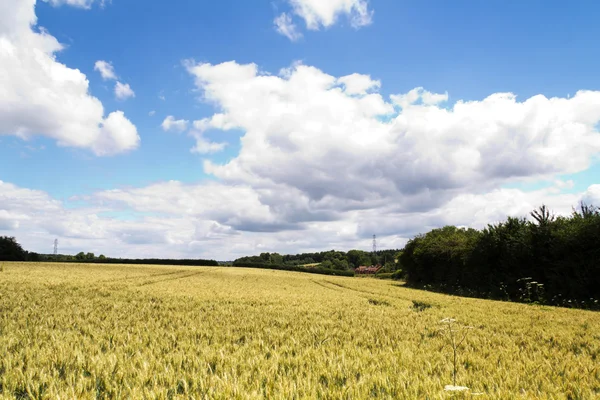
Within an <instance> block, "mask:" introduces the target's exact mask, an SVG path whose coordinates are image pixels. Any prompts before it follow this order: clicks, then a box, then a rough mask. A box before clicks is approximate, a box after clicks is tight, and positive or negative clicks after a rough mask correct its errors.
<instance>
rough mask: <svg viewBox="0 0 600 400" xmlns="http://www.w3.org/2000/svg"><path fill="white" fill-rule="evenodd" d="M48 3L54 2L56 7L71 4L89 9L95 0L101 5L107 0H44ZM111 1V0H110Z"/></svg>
mask: <svg viewBox="0 0 600 400" xmlns="http://www.w3.org/2000/svg"><path fill="white" fill-rule="evenodd" d="M43 1H45V2H46V3H50V4H52V5H53V6H54V7H58V6H62V5H65V4H66V5H69V6H73V7H79V8H85V9H89V8H91V7H92V4H94V3H95V2H97V3H100V6H101V7H103V6H104V5H105V4H106V2H107V0H43ZM108 1H109V2H110V0H108Z"/></svg>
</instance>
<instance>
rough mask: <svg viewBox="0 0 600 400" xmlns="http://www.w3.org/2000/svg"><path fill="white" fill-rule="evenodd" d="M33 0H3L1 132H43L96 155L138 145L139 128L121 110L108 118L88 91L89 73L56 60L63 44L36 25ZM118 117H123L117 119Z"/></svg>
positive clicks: (21, 134)
mask: <svg viewBox="0 0 600 400" xmlns="http://www.w3.org/2000/svg"><path fill="white" fill-rule="evenodd" d="M34 5H35V1H34V0H25V1H20V0H19V1H18V0H9V1H5V2H2V4H1V5H0V87H2V90H1V91H0V134H8V135H16V136H19V137H21V138H23V139H28V138H29V137H31V136H33V135H44V136H47V137H50V138H52V139H54V140H56V141H57V143H58V144H59V145H60V146H69V147H79V148H86V149H90V150H92V151H93V152H94V153H96V154H98V155H109V154H116V153H120V152H124V151H128V150H131V149H134V148H135V147H137V144H138V143H139V136H138V134H137V130H136V129H135V127H134V126H133V125H132V124H131V123H130V122H129V121H127V122H128V123H124V121H123V120H126V118H125V117H124V116H123V114H122V113H120V112H117V114H114V113H112V114H110V115H119V117H114V116H113V118H112V119H110V115H109V117H107V118H105V117H104V108H103V106H102V103H101V102H100V101H99V100H98V99H97V98H95V97H93V96H91V95H90V94H89V92H88V86H89V84H88V80H87V79H86V76H85V75H84V74H82V73H81V72H80V71H79V70H76V69H71V68H68V67H67V66H66V65H64V64H61V63H59V62H57V61H56V58H55V53H56V52H58V51H60V50H62V49H63V47H62V45H61V44H60V43H59V42H58V41H57V40H56V38H54V37H53V36H51V35H50V34H49V33H48V32H46V31H45V30H40V31H39V32H37V31H36V30H34V28H35V25H36V22H37V20H36V16H35V12H34ZM116 119H120V120H122V121H121V122H122V123H119V124H115V123H114V122H115V120H116ZM106 126H110V127H111V128H110V129H107V128H106ZM118 127H123V128H124V129H123V130H118V129H117V128H118ZM107 149H111V150H110V152H109V151H107Z"/></svg>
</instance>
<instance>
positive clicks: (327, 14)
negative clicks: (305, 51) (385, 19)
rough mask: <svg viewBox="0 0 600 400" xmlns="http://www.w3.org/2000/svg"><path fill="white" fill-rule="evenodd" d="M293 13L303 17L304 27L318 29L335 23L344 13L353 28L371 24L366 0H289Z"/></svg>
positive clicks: (370, 13)
mask: <svg viewBox="0 0 600 400" xmlns="http://www.w3.org/2000/svg"><path fill="white" fill-rule="evenodd" d="M289 1H290V4H291V6H292V8H293V10H294V13H295V14H296V15H298V16H299V17H301V18H302V19H304V22H305V23H306V27H307V28H308V29H311V30H318V29H319V28H321V27H325V28H328V27H330V26H331V25H333V24H335V23H336V21H337V19H338V17H339V16H340V15H346V16H347V17H348V18H349V19H350V23H351V24H352V26H353V27H354V28H360V27H362V26H366V25H369V24H371V22H372V20H373V12H372V11H370V10H369V4H368V2H367V1H366V0H289Z"/></svg>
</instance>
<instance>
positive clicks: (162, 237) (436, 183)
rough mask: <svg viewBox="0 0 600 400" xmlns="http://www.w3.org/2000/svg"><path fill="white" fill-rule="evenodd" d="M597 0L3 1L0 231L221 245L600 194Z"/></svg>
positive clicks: (114, 247) (326, 243) (170, 254)
mask: <svg viewBox="0 0 600 400" xmlns="http://www.w3.org/2000/svg"><path fill="white" fill-rule="evenodd" d="M599 12H600V3H598V2H594V1H580V2H564V1H554V0H548V1H541V0H539V1H538V0H531V1H526V2H523V1H517V0H509V1H504V0H502V1H500V0H490V1H485V2H482V1H475V0H468V1H467V0H454V1H444V0H428V1H408V0H370V1H366V0H275V1H245V0H222V1H219V2H214V1H181V0H173V1H169V2H167V1H160V0H148V1H144V2H140V1H133V0H112V1H111V0H44V1H35V0H1V1H0V235H2V236H14V237H16V238H17V240H18V241H19V242H20V243H21V244H22V245H23V247H24V248H25V249H27V250H30V251H36V252H40V253H51V252H52V251H53V244H54V240H55V239H58V241H59V252H60V253H63V254H76V253H78V252H80V251H84V252H94V253H96V254H105V255H107V256H112V257H163V258H213V259H217V260H233V259H235V258H238V257H240V256H244V255H253V254H259V253H261V252H279V253H282V254H290V253H291V254H295V253H300V252H312V251H323V250H330V249H337V250H349V249H362V250H370V248H371V240H372V235H377V238H378V248H380V249H396V248H402V247H403V246H404V244H405V243H406V242H407V240H409V239H410V238H411V237H413V236H415V235H417V234H419V233H425V232H427V231H429V230H431V229H433V228H436V227H441V226H444V225H448V224H452V225H457V226H469V227H474V228H482V227H485V226H486V225H487V224H490V223H492V224H493V223H496V222H498V221H501V220H503V219H505V218H506V217H507V216H520V217H526V216H527V214H528V212H529V211H531V210H533V209H534V208H536V207H538V206H540V205H542V204H546V205H548V206H549V207H550V208H551V209H552V210H554V212H555V213H556V214H558V215H560V214H569V213H570V212H571V211H572V209H573V207H576V206H577V205H578V204H579V203H580V202H581V201H584V202H586V203H588V204H590V203H591V204H597V205H600V182H599V180H600V162H599V155H600V79H599V75H598V74H599V73H598V68H597V66H598V62H599V61H600V53H599V52H598V51H597V50H598V49H597V38H598V37H600V26H599V25H598V24H597V21H596V19H597V18H596V16H597V15H598V13H599Z"/></svg>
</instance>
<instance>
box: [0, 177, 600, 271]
mask: <svg viewBox="0 0 600 400" xmlns="http://www.w3.org/2000/svg"><path fill="white" fill-rule="evenodd" d="M595 190H596V188H595V187H594V186H591V187H590V188H589V189H588V190H587V191H586V192H584V193H573V194H569V193H563V192H562V191H561V190H560V187H559V186H552V187H550V188H547V189H542V190H537V191H533V192H523V191H521V190H517V189H497V190H493V191H491V192H488V193H484V194H462V195H459V196H457V197H455V198H454V199H452V200H451V201H449V202H448V203H446V204H444V205H442V206H440V207H438V208H435V209H432V210H428V211H426V212H397V211H394V210H393V205H392V204H384V205H380V206H378V207H373V208H369V209H359V210H348V211H340V212H337V213H334V214H331V213H322V212H321V214H319V213H318V210H317V207H316V204H315V203H313V202H311V201H310V200H308V198H307V197H306V196H303V195H302V194H301V193H299V192H298V191H296V190H294V189H293V188H290V191H289V192H272V191H270V190H266V189H259V190H257V189H255V188H252V187H250V186H247V185H235V186H232V185H226V184H222V183H217V182H207V183H201V184H196V185H186V184H183V183H181V182H175V181H171V182H162V183H157V184H153V185H150V186H146V187H141V188H124V189H115V190H108V191H101V192H98V193H94V194H93V195H92V196H90V197H89V198H87V201H88V205H87V206H85V207H79V208H77V207H75V208H74V207H72V206H70V207H67V206H66V205H65V204H64V203H63V202H60V201H57V200H55V199H52V198H51V197H50V196H49V195H48V194H46V193H45V192H42V191H38V190H29V189H24V188H19V187H17V186H15V185H12V184H9V183H6V182H1V181H0V230H2V234H8V235H11V236H16V237H17V238H18V239H19V241H20V242H21V243H22V244H23V245H24V246H25V248H27V249H30V250H34V251H39V252H50V251H51V249H52V241H53V240H54V238H55V237H58V238H59V249H60V251H61V252H66V253H71V254H75V253H77V252H79V251H92V252H95V253H96V254H99V253H104V254H106V255H113V256H115V255H117V256H120V257H156V256H158V257H194V258H197V257H209V258H216V259H233V258H236V257H239V256H242V255H248V254H257V253H260V252H263V251H279V252H282V253H297V252H306V251H321V250H326V249H331V248H336V249H345V250H347V249H351V248H362V249H365V250H366V249H368V248H369V246H370V238H371V235H372V234H373V233H376V234H377V236H378V241H379V244H380V247H381V248H400V247H402V246H403V244H404V243H405V242H406V240H407V239H408V238H410V237H412V236H413V235H415V234H417V233H419V232H426V231H427V230H429V229H432V228H434V227H438V226H442V225H445V224H455V225H461V226H473V227H478V228H481V227H483V226H485V225H486V224H487V223H489V222H495V221H499V220H502V219H504V218H505V217H506V216H507V215H512V216H523V217H525V216H527V214H528V213H529V211H531V210H532V209H533V208H535V207H537V206H539V205H540V204H542V203H545V204H547V205H548V206H549V207H550V208H551V209H552V210H553V211H554V212H556V213H557V214H562V215H565V214H569V213H570V212H571V207H572V206H576V205H577V204H578V202H579V201H580V199H581V198H585V196H587V195H588V194H589V193H590V192H594V191H595ZM106 212H111V215H113V216H111V217H108V216H106ZM119 213H126V214H127V219H121V218H119V217H118V216H114V215H118V214H119ZM149 214H150V215H156V216H148V215H149ZM132 244H135V246H132Z"/></svg>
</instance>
